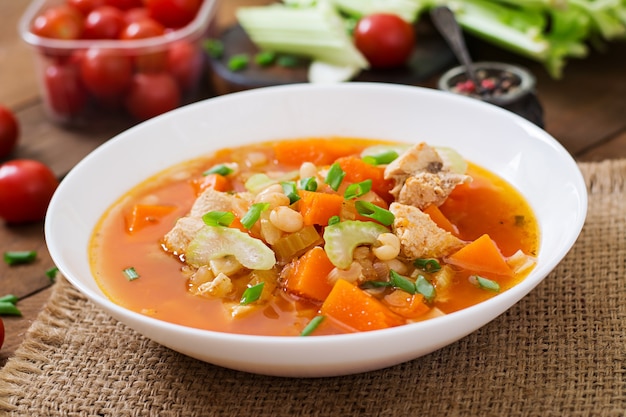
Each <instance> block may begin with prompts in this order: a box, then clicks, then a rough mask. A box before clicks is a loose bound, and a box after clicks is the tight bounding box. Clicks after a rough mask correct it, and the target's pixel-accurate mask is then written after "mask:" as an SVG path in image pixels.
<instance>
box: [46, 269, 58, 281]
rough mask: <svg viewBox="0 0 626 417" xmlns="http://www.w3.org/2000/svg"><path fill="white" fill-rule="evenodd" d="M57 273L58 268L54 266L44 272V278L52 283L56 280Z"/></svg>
mask: <svg viewBox="0 0 626 417" xmlns="http://www.w3.org/2000/svg"><path fill="white" fill-rule="evenodd" d="M58 272H59V268H57V267H56V266H53V267H52V268H49V269H47V270H46V276H47V277H48V279H49V280H50V282H54V281H55V280H56V277H57V273H58Z"/></svg>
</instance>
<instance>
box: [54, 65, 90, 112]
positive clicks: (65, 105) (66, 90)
mask: <svg viewBox="0 0 626 417" xmlns="http://www.w3.org/2000/svg"><path fill="white" fill-rule="evenodd" d="M44 85H45V88H46V98H47V103H48V105H49V106H50V109H51V110H52V111H53V112H54V113H56V114H57V115H59V116H72V115H75V114H77V113H80V112H81V110H82V109H83V108H84V106H85V104H86V103H87V90H85V86H84V85H83V83H82V81H81V78H80V73H79V70H78V67H76V66H75V65H72V64H52V65H50V66H48V67H46V70H45V72H44Z"/></svg>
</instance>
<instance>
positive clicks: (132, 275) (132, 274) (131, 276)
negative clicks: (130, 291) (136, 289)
mask: <svg viewBox="0 0 626 417" xmlns="http://www.w3.org/2000/svg"><path fill="white" fill-rule="evenodd" d="M122 273H123V274H124V276H125V277H126V279H127V280H129V281H134V280H136V279H137V278H139V274H138V273H137V271H136V270H135V268H134V267H132V266H131V267H129V268H126V269H124V270H123V271H122Z"/></svg>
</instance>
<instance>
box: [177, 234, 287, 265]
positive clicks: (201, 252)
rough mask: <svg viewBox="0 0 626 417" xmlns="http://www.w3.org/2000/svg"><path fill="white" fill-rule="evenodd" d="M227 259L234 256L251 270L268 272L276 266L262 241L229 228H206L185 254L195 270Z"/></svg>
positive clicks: (196, 237) (274, 259) (271, 252)
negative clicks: (221, 259) (220, 259)
mask: <svg viewBox="0 0 626 417" xmlns="http://www.w3.org/2000/svg"><path fill="white" fill-rule="evenodd" d="M226 256H233V257H235V258H236V259H237V260H238V261H239V262H240V263H241V264H242V265H243V266H244V267H246V268H248V269H260V270H267V269H271V268H272V267H273V266H274V265H275V264H276V257H275V256H274V252H273V251H272V250H271V249H270V248H268V247H267V246H266V245H265V243H263V241H261V240H259V239H255V238H253V237H252V236H250V235H248V234H247V233H244V232H242V231H240V230H238V229H233V228H229V227H216V226H205V227H204V228H202V229H200V231H199V232H198V233H197V234H196V236H195V237H194V238H193V239H192V241H191V242H190V243H189V246H187V250H186V251H185V259H186V261H187V263H188V264H190V265H192V266H195V267H200V266H202V265H208V264H209V263H210V261H211V260H213V259H218V258H223V257H226Z"/></svg>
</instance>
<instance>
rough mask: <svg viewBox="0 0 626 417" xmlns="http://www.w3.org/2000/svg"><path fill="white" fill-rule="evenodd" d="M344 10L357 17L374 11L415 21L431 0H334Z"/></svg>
mask: <svg viewBox="0 0 626 417" xmlns="http://www.w3.org/2000/svg"><path fill="white" fill-rule="evenodd" d="M332 1H333V3H334V4H335V6H336V7H337V8H338V9H339V10H341V11H342V12H344V13H346V14H348V15H351V16H354V17H356V18H359V17H362V16H367V15H369V14H373V13H393V14H396V15H398V16H400V17H401V18H403V19H404V20H406V21H407V22H415V21H416V20H417V18H418V16H419V13H420V12H421V11H422V10H424V9H425V8H426V7H427V6H428V5H429V4H430V3H432V1H430V0H332Z"/></svg>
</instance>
